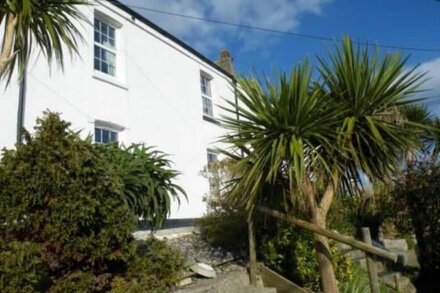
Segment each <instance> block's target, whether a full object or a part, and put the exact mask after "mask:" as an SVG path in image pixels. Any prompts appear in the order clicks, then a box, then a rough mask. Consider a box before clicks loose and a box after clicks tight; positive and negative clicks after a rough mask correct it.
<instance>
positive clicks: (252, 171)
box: [223, 38, 423, 292]
mask: <svg viewBox="0 0 440 293" xmlns="http://www.w3.org/2000/svg"><path fill="white" fill-rule="evenodd" d="M318 59H319V63H320V66H319V73H320V80H321V81H320V82H319V83H318V82H316V81H313V80H312V70H311V69H310V67H309V66H308V65H307V63H303V64H301V65H299V66H296V67H294V69H293V70H292V73H291V75H290V76H289V77H287V76H286V75H284V74H282V75H281V76H280V78H279V79H278V80H277V82H275V83H273V82H271V81H269V80H268V79H266V82H265V83H264V84H262V83H261V82H260V81H259V80H257V79H255V78H248V79H239V82H238V83H239V90H238V92H239V93H238V100H239V103H238V105H235V104H233V103H230V107H228V108H227V109H226V110H228V111H229V112H230V114H232V115H229V116H225V117H224V118H223V124H224V125H225V127H226V128H227V130H228V134H227V135H226V136H224V137H223V141H224V142H225V143H228V144H229V145H231V147H232V151H230V152H229V153H234V151H235V152H237V150H242V149H247V150H248V151H247V152H244V155H243V156H242V157H235V159H237V163H236V167H237V168H239V169H241V170H242V172H241V174H242V175H241V177H240V178H238V179H237V180H236V184H235V187H234V189H233V190H232V192H231V194H230V196H231V198H233V199H235V200H238V201H239V202H241V203H243V204H245V205H246V207H247V209H248V211H249V212H250V213H251V212H252V209H253V207H254V206H255V205H256V204H258V203H259V202H260V200H261V199H262V198H264V197H265V196H264V195H263V194H262V190H267V188H265V186H267V184H274V183H275V182H276V181H277V180H279V179H280V178H282V179H284V180H286V181H287V182H288V184H287V186H288V192H286V195H287V196H288V199H289V200H290V203H291V204H292V206H294V205H296V206H297V205H298V203H303V206H304V207H306V209H307V213H308V215H309V220H310V222H312V223H314V224H316V225H318V226H319V227H321V228H326V218H327V213H328V211H329V209H330V207H331V204H332V202H333V198H334V195H335V192H336V189H337V188H338V186H341V185H344V186H345V187H346V188H351V187H352V184H351V182H352V179H357V178H359V175H360V174H361V173H362V174H366V175H367V176H368V177H370V178H385V177H386V176H387V175H389V174H390V173H391V172H392V171H393V170H394V167H395V166H396V164H397V162H399V159H400V158H401V154H402V152H403V151H405V150H407V149H414V148H416V147H417V142H416V140H415V138H414V137H415V135H414V134H413V132H414V131H415V128H414V127H407V125H408V123H402V122H401V121H400V120H399V119H395V117H396V115H395V113H396V111H399V109H400V108H401V107H403V106H404V105H408V104H412V103H414V101H413V100H410V99H409V98H408V97H409V96H411V95H413V94H414V93H415V92H416V91H417V88H418V86H419V85H420V81H421V78H422V76H423V75H421V74H417V73H415V71H414V70H415V69H412V70H407V68H406V67H405V63H406V60H407V59H406V58H402V57H401V56H400V55H399V54H386V55H384V56H383V57H381V55H379V52H378V51H375V52H373V53H372V54H371V53H370V51H369V50H368V47H367V46H365V47H360V46H353V44H352V42H351V40H350V39H349V38H345V39H344V42H343V45H342V47H337V48H336V49H335V50H334V51H333V52H331V53H330V55H329V58H328V60H329V61H326V60H324V59H323V58H318ZM235 113H238V116H239V117H240V119H238V120H237V119H235V118H234V117H233V115H234V114H235ZM344 183H345V184H344ZM319 186H324V188H319ZM314 239H315V248H316V251H317V261H318V263H319V267H320V273H321V283H322V286H323V289H324V291H325V292H338V287H337V280H336V278H335V273H334V269H333V264H332V261H331V254H330V251H329V245H328V239H327V238H326V237H324V236H321V235H318V234H315V235H314Z"/></svg>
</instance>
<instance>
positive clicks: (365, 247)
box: [256, 206, 397, 263]
mask: <svg viewBox="0 0 440 293" xmlns="http://www.w3.org/2000/svg"><path fill="white" fill-rule="evenodd" d="M256 210H257V211H259V212H261V213H263V214H266V215H268V216H271V217H274V218H277V219H280V220H283V221H286V222H288V223H290V224H293V225H296V226H298V227H301V228H303V229H306V230H309V231H311V232H313V233H317V234H320V235H323V236H326V237H328V238H331V239H333V240H336V241H338V242H342V243H345V244H347V245H350V246H352V247H355V248H357V249H360V250H362V251H365V252H367V253H371V254H374V255H377V256H379V257H381V258H385V259H387V260H391V261H393V262H395V263H396V262H397V255H396V254H394V253H391V252H388V251H386V250H384V249H380V248H377V247H374V246H372V245H368V244H365V243H364V242H361V241H358V240H356V239H353V238H351V237H349V236H345V235H341V234H339V233H336V232H333V231H330V230H326V229H323V228H321V227H319V226H318V225H315V224H312V223H310V222H307V221H304V220H301V219H297V218H295V217H291V216H288V215H286V214H284V213H281V212H279V211H276V210H272V209H269V208H266V207H263V206H256Z"/></svg>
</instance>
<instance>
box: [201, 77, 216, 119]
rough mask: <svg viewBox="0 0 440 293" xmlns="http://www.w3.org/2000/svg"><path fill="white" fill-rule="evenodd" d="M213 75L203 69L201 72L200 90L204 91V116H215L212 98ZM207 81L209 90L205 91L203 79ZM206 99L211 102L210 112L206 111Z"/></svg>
mask: <svg viewBox="0 0 440 293" xmlns="http://www.w3.org/2000/svg"><path fill="white" fill-rule="evenodd" d="M212 79H213V78H212V77H211V76H210V75H209V74H207V73H205V72H203V71H201V72H200V92H201V93H202V111H203V116H206V117H209V118H214V106H213V100H212ZM204 80H205V81H207V91H206V92H204V91H203V81H204ZM205 87H206V86H205ZM205 100H206V101H208V102H209V103H210V108H209V109H208V113H205Z"/></svg>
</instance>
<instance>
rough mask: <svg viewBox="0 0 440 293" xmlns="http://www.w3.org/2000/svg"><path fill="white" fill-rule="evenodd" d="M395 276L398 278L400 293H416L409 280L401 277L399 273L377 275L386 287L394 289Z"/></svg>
mask: <svg viewBox="0 0 440 293" xmlns="http://www.w3.org/2000/svg"><path fill="white" fill-rule="evenodd" d="M396 276H399V278H398V279H399V284H400V290H401V292H405V293H416V292H417V289H416V287H414V285H413V283H411V280H410V279H409V278H407V277H405V276H401V275H400V274H399V273H393V272H385V273H382V274H379V279H380V281H381V282H383V283H385V284H386V285H387V286H388V287H390V288H393V289H396Z"/></svg>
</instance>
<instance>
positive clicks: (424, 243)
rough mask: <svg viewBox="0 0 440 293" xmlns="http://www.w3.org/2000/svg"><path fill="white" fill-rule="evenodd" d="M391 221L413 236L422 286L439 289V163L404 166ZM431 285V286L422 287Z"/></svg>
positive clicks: (397, 187) (423, 288)
mask: <svg viewBox="0 0 440 293" xmlns="http://www.w3.org/2000/svg"><path fill="white" fill-rule="evenodd" d="M393 196H394V211H395V212H396V221H395V224H396V225H397V227H398V228H399V229H400V231H403V232H414V233H415V235H416V238H417V247H418V250H419V254H420V257H419V260H420V265H421V274H420V277H419V280H418V285H420V286H421V287H420V288H419V289H421V290H422V292H424V291H423V290H425V289H426V290H432V291H426V292H434V291H435V290H434V289H436V290H437V291H438V290H440V285H439V282H438V276H440V166H439V165H438V164H437V165H435V164H431V163H429V164H419V165H417V166H416V165H415V166H413V168H410V169H408V171H407V173H406V175H405V176H404V177H403V178H401V180H400V181H399V182H398V184H396V189H395V192H394V195H393ZM425 286H434V287H431V288H430V287H425Z"/></svg>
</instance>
